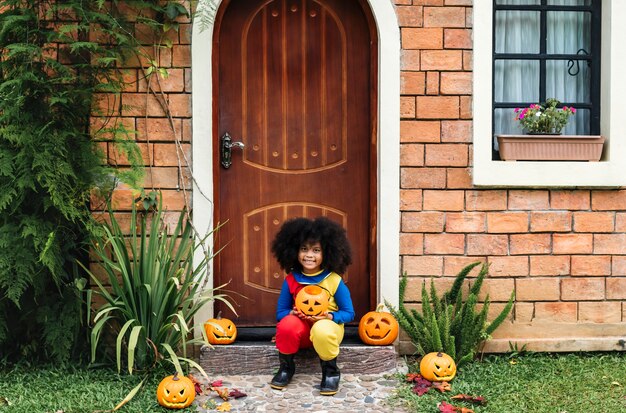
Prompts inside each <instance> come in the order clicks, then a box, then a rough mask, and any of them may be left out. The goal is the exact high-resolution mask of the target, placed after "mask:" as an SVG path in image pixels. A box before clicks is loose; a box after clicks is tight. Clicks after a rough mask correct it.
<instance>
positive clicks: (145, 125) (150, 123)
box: [137, 118, 183, 141]
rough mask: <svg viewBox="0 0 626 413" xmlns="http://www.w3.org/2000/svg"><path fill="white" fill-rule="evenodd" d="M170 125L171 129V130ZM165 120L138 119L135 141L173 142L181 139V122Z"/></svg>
mask: <svg viewBox="0 0 626 413" xmlns="http://www.w3.org/2000/svg"><path fill="white" fill-rule="evenodd" d="M172 124H173V128H174V129H172ZM172 124H170V121H169V119H167V118H138V119H137V140H140V141H146V140H149V141H174V140H175V139H176V138H178V139H181V137H182V133H183V127H182V120H181V119H172Z"/></svg>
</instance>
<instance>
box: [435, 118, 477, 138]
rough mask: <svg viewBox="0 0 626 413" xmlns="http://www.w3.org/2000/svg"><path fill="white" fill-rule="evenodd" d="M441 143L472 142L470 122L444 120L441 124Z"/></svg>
mask: <svg viewBox="0 0 626 413" xmlns="http://www.w3.org/2000/svg"><path fill="white" fill-rule="evenodd" d="M441 141H442V142H465V143H470V142H472V122H470V121H466V120H444V121H442V122H441Z"/></svg>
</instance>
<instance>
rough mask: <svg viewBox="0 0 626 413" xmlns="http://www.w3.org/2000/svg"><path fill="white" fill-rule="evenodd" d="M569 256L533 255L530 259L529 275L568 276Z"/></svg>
mask: <svg viewBox="0 0 626 413" xmlns="http://www.w3.org/2000/svg"><path fill="white" fill-rule="evenodd" d="M569 273H570V256H569V255H535V256H531V257H530V275H544V276H545V275H551V276H557V275H568V274H569Z"/></svg>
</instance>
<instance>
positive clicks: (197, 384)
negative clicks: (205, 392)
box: [187, 374, 202, 394]
mask: <svg viewBox="0 0 626 413" xmlns="http://www.w3.org/2000/svg"><path fill="white" fill-rule="evenodd" d="M187 377H188V378H189V380H191V382H192V383H193V387H194V388H195V390H196V394H202V386H201V385H200V382H199V381H198V379H196V378H195V377H194V376H193V375H191V374H188V375H187Z"/></svg>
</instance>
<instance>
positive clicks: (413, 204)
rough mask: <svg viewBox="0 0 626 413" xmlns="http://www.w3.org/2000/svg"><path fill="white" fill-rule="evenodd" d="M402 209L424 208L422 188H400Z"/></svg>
mask: <svg viewBox="0 0 626 413" xmlns="http://www.w3.org/2000/svg"><path fill="white" fill-rule="evenodd" d="M400 210H401V211H421V210H422V190H421V189H419V190H415V189H404V190H402V189H401V190H400Z"/></svg>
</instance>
